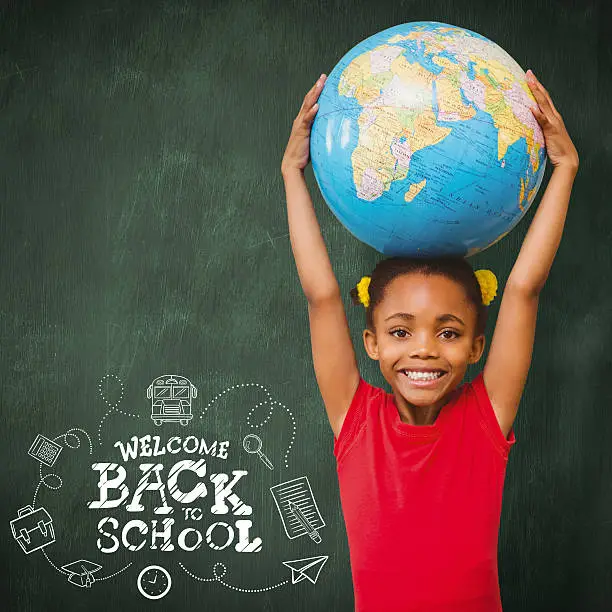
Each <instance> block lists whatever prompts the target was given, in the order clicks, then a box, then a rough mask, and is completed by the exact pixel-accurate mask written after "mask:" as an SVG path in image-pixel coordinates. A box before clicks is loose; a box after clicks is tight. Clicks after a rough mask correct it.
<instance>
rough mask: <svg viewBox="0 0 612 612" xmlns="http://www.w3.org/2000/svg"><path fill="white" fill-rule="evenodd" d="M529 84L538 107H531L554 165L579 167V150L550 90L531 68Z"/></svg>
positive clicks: (528, 73)
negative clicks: (551, 97) (554, 102)
mask: <svg viewBox="0 0 612 612" xmlns="http://www.w3.org/2000/svg"><path fill="white" fill-rule="evenodd" d="M527 84H528V85H529V89H531V93H532V94H533V96H534V98H535V99H536V101H537V103H538V104H537V107H531V109H530V110H531V112H532V113H533V115H534V117H535V118H536V119H537V121H538V123H539V124H540V127H541V128H542V131H543V132H544V140H545V141H546V152H547V153H548V158H549V159H550V161H551V163H552V165H553V166H555V168H556V167H558V166H571V167H572V168H578V164H579V161H580V160H579V158H578V151H577V150H576V147H575V146H574V143H573V142H572V139H571V138H570V136H569V134H568V133H567V130H566V129H565V124H564V123H563V118H562V117H561V115H560V114H559V112H558V111H557V109H556V108H555V105H554V104H553V102H552V100H551V99H550V95H549V94H548V91H546V89H544V86H543V85H542V84H541V83H540V81H538V79H537V78H536V77H535V75H534V74H533V72H531V70H528V71H527Z"/></svg>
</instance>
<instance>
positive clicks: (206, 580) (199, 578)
mask: <svg viewBox="0 0 612 612" xmlns="http://www.w3.org/2000/svg"><path fill="white" fill-rule="evenodd" d="M179 565H180V566H181V567H182V568H183V571H184V572H185V573H186V574H188V575H189V576H191V577H192V578H193V579H194V580H199V581H200V582H215V580H216V578H202V577H201V576H196V575H195V574H193V573H191V572H190V571H189V570H188V569H187V568H186V567H185V566H184V565H183V564H182V563H181V562H180V561H179Z"/></svg>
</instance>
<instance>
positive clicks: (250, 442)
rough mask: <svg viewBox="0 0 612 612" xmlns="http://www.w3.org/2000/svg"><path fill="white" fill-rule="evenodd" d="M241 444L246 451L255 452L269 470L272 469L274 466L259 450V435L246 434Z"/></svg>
mask: <svg viewBox="0 0 612 612" xmlns="http://www.w3.org/2000/svg"><path fill="white" fill-rule="evenodd" d="M242 446H243V447H244V450H245V451H246V452H247V453H257V455H259V458H260V459H261V460H262V461H263V463H264V465H265V466H266V467H268V468H269V469H271V470H273V469H274V466H273V465H272V463H271V462H270V460H269V459H268V458H267V457H266V456H265V455H264V454H263V453H262V452H261V438H260V437H259V436H256V435H255V434H247V435H246V436H244V440H243V441H242Z"/></svg>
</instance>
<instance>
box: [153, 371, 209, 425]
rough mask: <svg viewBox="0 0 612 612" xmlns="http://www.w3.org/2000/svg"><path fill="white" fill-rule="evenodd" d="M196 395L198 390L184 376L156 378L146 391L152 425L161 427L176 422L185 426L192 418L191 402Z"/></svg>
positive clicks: (173, 375)
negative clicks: (149, 401)
mask: <svg viewBox="0 0 612 612" xmlns="http://www.w3.org/2000/svg"><path fill="white" fill-rule="evenodd" d="M197 395H198V390H197V389H196V388H195V387H194V386H193V385H192V384H191V381H190V380H189V379H188V378H185V377H184V376H178V375H177V374H164V375H163V376H160V377H158V378H156V379H155V380H154V381H153V382H152V383H151V384H150V385H149V388H148V389H147V398H148V399H150V400H151V419H152V420H153V423H155V425H161V424H162V423H168V422H176V421H178V422H179V423H180V424H181V425H187V423H189V421H191V419H192V418H193V414H192V412H191V400H193V399H194V398H196V397H197Z"/></svg>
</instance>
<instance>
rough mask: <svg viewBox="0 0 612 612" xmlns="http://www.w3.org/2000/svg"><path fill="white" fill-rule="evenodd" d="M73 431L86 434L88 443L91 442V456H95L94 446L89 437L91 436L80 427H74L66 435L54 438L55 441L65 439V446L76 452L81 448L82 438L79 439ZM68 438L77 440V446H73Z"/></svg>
mask: <svg viewBox="0 0 612 612" xmlns="http://www.w3.org/2000/svg"><path fill="white" fill-rule="evenodd" d="M73 431H80V432H81V433H84V434H85V435H86V436H87V441H88V442H89V454H90V455H92V454H93V446H92V444H91V438H90V437H89V434H88V433H87V432H86V431H85V430H84V429H81V428H80V427H72V428H71V429H69V430H68V431H67V432H66V433H63V434H60V435H59V436H55V438H53V440H59V439H60V438H64V444H65V445H66V446H67V447H68V448H72V449H73V450H76V449H77V448H81V438H79V436H77V434H75V433H72V432H73ZM68 436H70V437H71V438H76V441H77V443H76V445H75V446H72V444H70V442H68Z"/></svg>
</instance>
